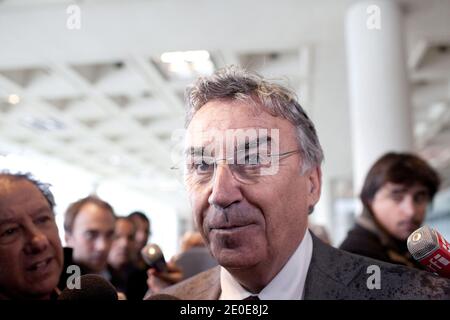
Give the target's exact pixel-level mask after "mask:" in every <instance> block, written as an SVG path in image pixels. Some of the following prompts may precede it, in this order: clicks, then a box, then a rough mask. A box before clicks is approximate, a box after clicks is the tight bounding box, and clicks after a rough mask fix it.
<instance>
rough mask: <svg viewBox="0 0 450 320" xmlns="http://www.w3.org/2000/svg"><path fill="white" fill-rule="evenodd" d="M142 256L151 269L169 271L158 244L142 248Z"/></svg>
mask: <svg viewBox="0 0 450 320" xmlns="http://www.w3.org/2000/svg"><path fill="white" fill-rule="evenodd" d="M141 255H142V258H143V259H144V261H145V263H147V265H148V266H149V267H150V268H155V269H156V270H158V271H160V272H162V271H166V270H167V265H166V260H165V259H164V254H163V252H162V250H161V248H160V247H159V246H158V245H157V244H154V243H151V244H148V245H146V246H145V247H144V248H142V250H141Z"/></svg>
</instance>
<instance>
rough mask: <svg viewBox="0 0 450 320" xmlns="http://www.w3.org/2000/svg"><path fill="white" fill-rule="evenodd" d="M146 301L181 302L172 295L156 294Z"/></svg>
mask: <svg viewBox="0 0 450 320" xmlns="http://www.w3.org/2000/svg"><path fill="white" fill-rule="evenodd" d="M146 300H180V299H178V298H177V297H174V296H171V295H170V294H165V293H160V294H155V295H152V296H150V297H149V298H147V299H146Z"/></svg>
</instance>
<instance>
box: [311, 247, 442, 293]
mask: <svg viewBox="0 0 450 320" xmlns="http://www.w3.org/2000/svg"><path fill="white" fill-rule="evenodd" d="M311 264H312V265H311V267H314V269H315V270H312V269H311V267H310V271H309V272H313V273H315V274H316V278H317V279H319V278H322V279H325V278H324V277H317V273H318V272H320V273H322V274H323V275H326V276H327V278H332V279H334V281H335V283H339V286H338V287H339V288H342V289H344V288H345V291H346V292H343V293H342V298H345V299H352V298H353V299H450V280H449V279H445V278H441V277H438V276H435V275H433V274H432V273H429V272H426V271H422V270H417V269H413V268H410V267H406V266H401V265H395V264H391V263H387V262H383V261H379V260H375V259H372V258H367V257H363V256H360V255H357V254H352V253H349V252H345V251H343V250H339V249H336V248H333V247H331V246H328V245H326V244H324V243H322V242H320V240H319V241H317V239H315V240H314V249H313V258H312V261H311ZM377 273H378V274H379V280H380V282H379V286H372V287H371V286H370V285H368V282H370V281H372V280H376V278H375V277H376V276H377V275H376V274H377ZM311 285H314V284H313V283H312V284H311ZM319 285H320V284H319ZM378 287H379V288H378ZM337 298H338V297H337Z"/></svg>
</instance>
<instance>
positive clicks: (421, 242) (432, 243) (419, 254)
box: [407, 226, 450, 278]
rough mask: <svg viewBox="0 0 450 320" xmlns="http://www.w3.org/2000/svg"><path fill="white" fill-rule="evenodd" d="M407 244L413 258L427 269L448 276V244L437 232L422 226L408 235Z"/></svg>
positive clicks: (449, 262)
mask: <svg viewBox="0 0 450 320" xmlns="http://www.w3.org/2000/svg"><path fill="white" fill-rule="evenodd" d="M407 245H408V250H409V252H410V253H411V255H412V256H413V258H414V259H416V260H417V261H418V262H420V264H422V265H423V266H425V267H426V268H427V269H428V270H429V271H431V272H433V273H435V274H437V275H438V276H441V277H444V278H450V244H449V243H448V242H447V240H445V239H444V237H443V236H442V235H441V234H440V233H439V232H437V231H436V230H434V229H432V228H430V227H428V226H423V227H421V228H419V229H417V230H416V231H414V232H413V233H412V234H411V235H410V236H409V237H408V241H407Z"/></svg>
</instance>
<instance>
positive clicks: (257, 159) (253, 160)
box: [238, 154, 263, 166]
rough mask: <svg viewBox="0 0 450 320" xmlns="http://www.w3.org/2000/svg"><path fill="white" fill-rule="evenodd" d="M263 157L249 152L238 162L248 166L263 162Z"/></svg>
mask: <svg viewBox="0 0 450 320" xmlns="http://www.w3.org/2000/svg"><path fill="white" fill-rule="evenodd" d="M262 159H263V158H262V157H261V155H259V154H249V155H246V156H245V158H244V160H243V161H242V162H238V164H245V165H247V166H258V165H261V164H262Z"/></svg>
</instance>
